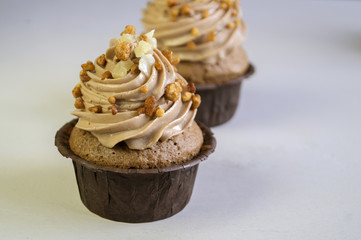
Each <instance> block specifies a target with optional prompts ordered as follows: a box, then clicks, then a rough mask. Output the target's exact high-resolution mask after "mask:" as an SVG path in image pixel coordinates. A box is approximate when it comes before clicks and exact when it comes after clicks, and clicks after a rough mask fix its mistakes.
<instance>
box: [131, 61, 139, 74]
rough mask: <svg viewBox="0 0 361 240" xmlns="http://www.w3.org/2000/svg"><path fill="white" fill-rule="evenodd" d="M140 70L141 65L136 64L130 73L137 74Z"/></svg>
mask: <svg viewBox="0 0 361 240" xmlns="http://www.w3.org/2000/svg"><path fill="white" fill-rule="evenodd" d="M138 70H139V63H136V64H134V65H133V66H132V67H131V68H130V73H131V74H135V73H137V72H138Z"/></svg>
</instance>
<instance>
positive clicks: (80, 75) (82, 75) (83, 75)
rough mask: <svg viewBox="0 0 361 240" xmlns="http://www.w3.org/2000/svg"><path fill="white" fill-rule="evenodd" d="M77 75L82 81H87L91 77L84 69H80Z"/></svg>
mask: <svg viewBox="0 0 361 240" xmlns="http://www.w3.org/2000/svg"><path fill="white" fill-rule="evenodd" d="M79 77H80V80H81V81H82V82H87V81H89V80H90V79H91V78H90V77H89V76H88V74H87V73H86V71H85V70H81V71H80V74H79Z"/></svg>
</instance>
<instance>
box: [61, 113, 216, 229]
mask: <svg viewBox="0 0 361 240" xmlns="http://www.w3.org/2000/svg"><path fill="white" fill-rule="evenodd" d="M76 122H77V120H76V119H74V120H73V121H71V122H69V123H67V124H65V125H64V126H63V127H62V128H61V129H60V130H59V131H58V132H57V134H56V137H55V145H56V146H57V147H58V150H59V152H60V153H61V154H62V155H63V156H65V157H68V158H71V159H72V160H73V165H74V170H75V175H76V179H77V183H78V188H79V193H80V198H81V200H82V202H83V204H84V205H85V206H86V207H87V208H88V209H89V210H90V211H92V212H93V213H95V214H97V215H99V216H101V217H104V218H106V219H110V220H114V221H121V222H129V223H142V222H151V221H156V220H161V219H165V218H168V217H171V216H173V215H175V214H176V213H178V212H180V211H181V210H182V209H183V208H184V207H185V206H186V205H187V204H188V202H189V200H190V198H191V195H192V191H193V186H194V182H195V179H196V175H197V170H198V164H199V163H200V162H201V161H204V160H206V159H207V158H208V156H209V155H210V154H211V153H212V152H213V151H214V149H215V146H216V141H215V139H214V137H213V134H212V132H211V131H210V130H209V129H208V128H207V127H206V126H204V125H203V124H199V123H198V124H199V126H200V127H201V129H202V131H203V133H204V144H203V147H202V149H201V151H200V153H199V154H198V155H197V156H196V157H194V158H193V159H192V160H190V161H188V162H186V163H184V164H181V165H174V166H170V167H167V168H160V169H121V168H116V167H109V166H100V165H96V164H94V163H91V162H89V161H87V160H85V159H83V158H80V157H78V156H77V155H75V154H74V153H73V152H72V151H71V149H70V147H69V136H70V133H71V131H72V129H73V127H74V126H75V124H76Z"/></svg>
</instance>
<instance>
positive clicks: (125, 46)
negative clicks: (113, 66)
mask: <svg viewBox="0 0 361 240" xmlns="http://www.w3.org/2000/svg"><path fill="white" fill-rule="evenodd" d="M131 50H132V46H131V44H130V43H129V42H121V43H119V44H118V45H117V46H116V47H115V49H114V52H115V55H116V56H117V58H118V59H120V60H122V61H127V60H128V59H129V56H130V54H131V52H132V51H131Z"/></svg>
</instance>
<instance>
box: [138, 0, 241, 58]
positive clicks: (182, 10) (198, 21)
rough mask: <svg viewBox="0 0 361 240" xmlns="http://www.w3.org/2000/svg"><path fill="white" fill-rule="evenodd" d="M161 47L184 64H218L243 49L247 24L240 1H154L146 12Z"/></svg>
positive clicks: (148, 23) (145, 14)
mask: <svg viewBox="0 0 361 240" xmlns="http://www.w3.org/2000/svg"><path fill="white" fill-rule="evenodd" d="M143 16H144V18H143V20H142V22H143V25H144V26H145V28H146V29H156V33H155V37H156V38H157V39H158V46H159V47H160V48H161V49H162V48H169V49H171V50H172V51H173V52H174V54H175V55H176V56H177V57H180V59H181V60H182V61H191V62H209V63H215V62H217V61H219V59H223V58H225V57H226V55H227V54H229V53H230V52H231V51H232V50H233V49H234V48H236V47H241V44H242V42H243V41H244V39H245V35H246V25H245V23H244V21H243V20H242V19H241V11H240V7H239V2H238V1H237V0H220V1H215V0H174V1H167V0H154V1H153V2H150V3H148V6H147V9H146V10H144V12H143Z"/></svg>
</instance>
